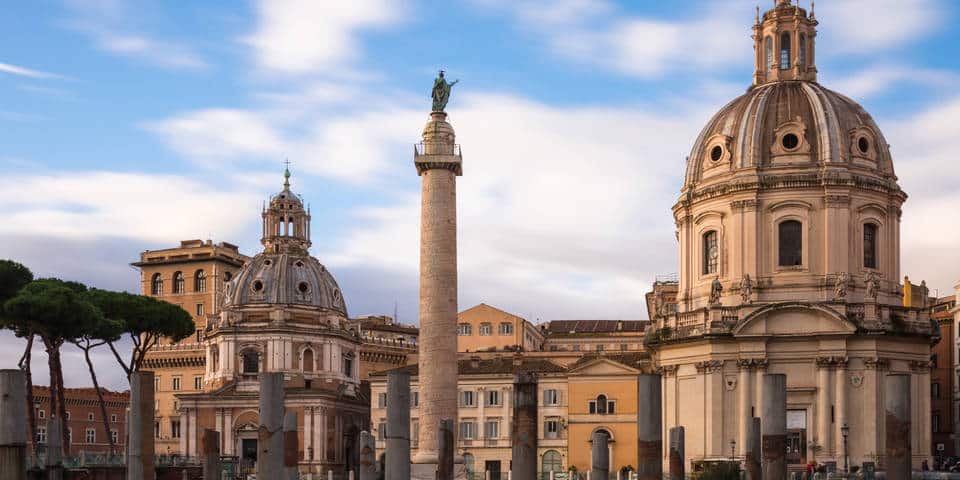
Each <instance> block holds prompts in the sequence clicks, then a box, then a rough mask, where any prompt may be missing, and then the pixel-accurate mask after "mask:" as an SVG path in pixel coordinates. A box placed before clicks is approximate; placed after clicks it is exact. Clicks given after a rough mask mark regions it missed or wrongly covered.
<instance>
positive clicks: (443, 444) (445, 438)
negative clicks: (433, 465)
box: [437, 418, 454, 480]
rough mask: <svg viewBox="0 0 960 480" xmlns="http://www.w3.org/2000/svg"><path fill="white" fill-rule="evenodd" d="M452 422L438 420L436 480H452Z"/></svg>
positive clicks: (447, 419)
mask: <svg viewBox="0 0 960 480" xmlns="http://www.w3.org/2000/svg"><path fill="white" fill-rule="evenodd" d="M453 447H454V445H453V420H450V419H449V418H446V419H443V420H440V425H439V428H438V429H437V448H438V450H439V451H438V453H439V461H438V462H437V480H453Z"/></svg>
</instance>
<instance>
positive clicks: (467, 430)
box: [460, 422, 476, 440]
mask: <svg viewBox="0 0 960 480" xmlns="http://www.w3.org/2000/svg"><path fill="white" fill-rule="evenodd" d="M475 429H476V424H475V423H473V422H460V438H462V439H464V440H473V438H474V435H476V433H475V432H474V430H475Z"/></svg>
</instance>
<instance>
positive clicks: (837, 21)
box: [816, 0, 947, 56]
mask: <svg viewBox="0 0 960 480" xmlns="http://www.w3.org/2000/svg"><path fill="white" fill-rule="evenodd" d="M946 8H947V5H946V4H945V3H944V2H942V1H938V0H844V1H842V2H838V1H833V2H822V3H819V4H818V5H817V11H816V14H817V19H818V20H820V22H821V27H820V30H821V32H822V33H823V35H822V36H821V37H820V39H818V45H821V46H827V47H828V49H829V50H828V51H836V52H844V53H850V52H858V53H860V54H862V55H867V56H871V55H876V54H877V53H880V52H879V51H882V50H884V49H887V48H891V47H897V46H899V45H900V44H903V43H907V42H910V41H913V40H916V39H917V38H919V37H922V36H924V35H929V34H930V33H931V32H933V31H935V30H937V28H938V27H939V26H940V25H942V24H943V22H944V20H945V19H946V18H947V17H946V16H944V15H943V13H944V11H945V9H946ZM823 51H824V50H823V49H820V50H819V51H818V52H817V53H818V54H820V53H822V52H823Z"/></svg>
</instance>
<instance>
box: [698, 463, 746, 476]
mask: <svg viewBox="0 0 960 480" xmlns="http://www.w3.org/2000/svg"><path fill="white" fill-rule="evenodd" d="M699 478H700V480H740V462H733V461H724V462H709V463H704V465H703V473H701V474H700V476H699Z"/></svg>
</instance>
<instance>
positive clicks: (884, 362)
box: [863, 357, 890, 370]
mask: <svg viewBox="0 0 960 480" xmlns="http://www.w3.org/2000/svg"><path fill="white" fill-rule="evenodd" d="M863 365H864V366H866V367H867V370H889V369H890V360H888V359H886V358H879V357H872V358H864V359H863Z"/></svg>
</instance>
